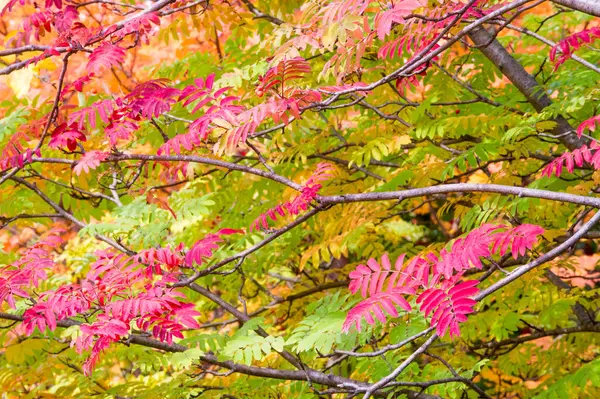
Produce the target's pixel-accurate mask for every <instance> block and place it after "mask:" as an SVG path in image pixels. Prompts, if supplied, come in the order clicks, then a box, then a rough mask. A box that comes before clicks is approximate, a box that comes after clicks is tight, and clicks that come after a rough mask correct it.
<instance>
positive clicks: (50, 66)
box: [32, 58, 56, 73]
mask: <svg viewBox="0 0 600 399" xmlns="http://www.w3.org/2000/svg"><path fill="white" fill-rule="evenodd" d="M32 69H33V71H34V72H36V73H39V72H40V70H42V69H45V70H47V71H54V70H55V69H56V64H55V63H54V61H53V60H52V58H46V59H43V60H41V61H40V62H38V63H37V64H35V65H34V66H33V68H32Z"/></svg>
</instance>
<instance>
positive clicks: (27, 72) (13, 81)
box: [8, 67, 35, 98]
mask: <svg viewBox="0 0 600 399" xmlns="http://www.w3.org/2000/svg"><path fill="white" fill-rule="evenodd" d="M34 76H35V74H34V73H33V70H32V69H31V68H29V67H28V68H23V69H19V70H17V71H14V72H13V73H11V74H10V75H8V85H9V86H10V88H11V89H12V90H13V92H14V93H15V96H17V97H18V98H23V97H25V95H26V94H27V93H28V92H29V89H30V88H31V81H32V80H33V77H34Z"/></svg>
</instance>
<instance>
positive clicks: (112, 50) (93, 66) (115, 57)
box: [87, 42, 125, 73]
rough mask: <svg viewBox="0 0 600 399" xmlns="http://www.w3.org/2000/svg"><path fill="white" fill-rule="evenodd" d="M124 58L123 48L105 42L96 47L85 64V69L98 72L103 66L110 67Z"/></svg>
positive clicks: (120, 62)
mask: <svg viewBox="0 0 600 399" xmlns="http://www.w3.org/2000/svg"><path fill="white" fill-rule="evenodd" d="M124 59H125V49H123V48H121V47H119V46H117V45H115V44H112V43H109V42H105V43H103V44H101V45H100V46H98V47H96V48H95V49H94V51H92V54H91V55H90V59H89V61H88V64H87V69H88V71H90V72H93V73H98V72H99V71H100V70H102V69H103V68H112V67H113V66H117V65H119V64H122V63H123V60H124Z"/></svg>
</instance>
